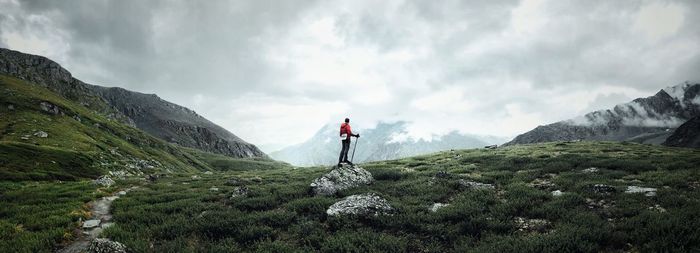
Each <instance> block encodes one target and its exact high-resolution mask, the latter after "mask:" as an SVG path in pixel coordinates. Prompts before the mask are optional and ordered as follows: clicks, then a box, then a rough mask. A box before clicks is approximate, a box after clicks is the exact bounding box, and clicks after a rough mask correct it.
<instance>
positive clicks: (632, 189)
mask: <svg viewBox="0 0 700 253" xmlns="http://www.w3.org/2000/svg"><path fill="white" fill-rule="evenodd" d="M625 193H644V196H647V197H653V196H656V188H649V187H639V186H627V190H625Z"/></svg>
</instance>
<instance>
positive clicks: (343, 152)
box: [338, 140, 350, 163]
mask: <svg viewBox="0 0 700 253" xmlns="http://www.w3.org/2000/svg"><path fill="white" fill-rule="evenodd" d="M342 142H343V148H342V149H340V157H338V163H342V162H346V161H348V151H350V140H343V141H342Z"/></svg>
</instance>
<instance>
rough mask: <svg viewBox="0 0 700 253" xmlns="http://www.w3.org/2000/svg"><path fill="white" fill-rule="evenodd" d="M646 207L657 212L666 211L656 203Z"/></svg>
mask: <svg viewBox="0 0 700 253" xmlns="http://www.w3.org/2000/svg"><path fill="white" fill-rule="evenodd" d="M647 209H649V210H651V211H655V212H659V213H665V212H666V208H663V207H661V206H660V205H659V204H656V205H654V206H650V207H649V208H647Z"/></svg>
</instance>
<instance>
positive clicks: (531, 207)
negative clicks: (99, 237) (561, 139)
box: [103, 142, 700, 252]
mask: <svg viewBox="0 0 700 253" xmlns="http://www.w3.org/2000/svg"><path fill="white" fill-rule="evenodd" d="M362 166H363V167H364V168H365V169H367V170H369V171H370V172H372V174H373V175H374V177H375V179H376V180H377V181H376V182H375V183H373V184H372V185H369V186H363V187H360V188H355V189H351V190H347V191H342V192H340V193H339V194H338V195H337V196H331V197H314V196H312V195H311V194H310V193H309V183H310V182H311V181H312V180H313V179H314V178H316V177H318V176H320V175H322V174H323V173H325V172H326V171H327V168H297V169H292V168H280V169H271V170H258V171H248V170H245V169H244V168H241V169H233V170H228V171H226V172H219V173H215V174H213V175H205V174H199V175H198V176H199V178H195V179H193V178H192V177H191V176H192V174H174V175H171V176H168V177H165V178H162V179H160V180H159V181H157V182H156V183H153V184H143V186H142V187H141V188H140V189H139V190H135V191H133V192H131V193H129V195H128V196H127V197H124V198H121V199H118V200H117V201H115V203H114V206H113V208H114V219H115V221H116V225H115V226H113V227H110V228H108V229H106V230H105V233H103V236H105V237H109V238H112V239H113V240H116V241H119V242H122V243H124V244H126V245H127V246H128V247H129V248H130V249H131V250H132V251H134V252H239V251H245V252H254V251H259V252H310V251H311V252H367V251H370V252H372V251H375V252H600V251H602V252H688V251H698V250H700V230H698V229H697V228H698V227H699V226H700V213H698V212H697V211H698V210H700V190H698V187H700V183H699V182H700V171H699V169H700V168H699V166H700V151H698V150H691V149H677V148H666V147H658V146H648V145H641V144H634V143H613V142H580V143H548V144H538V145H527V146H513V147H507V148H501V149H497V150H483V149H477V150H457V151H446V152H441V153H437V154H432V155H426V156H419V157H412V158H406V159H400V160H393V161H382V162H374V163H369V164H363V165H362ZM592 167H595V168H597V169H598V170H597V171H596V172H586V171H584V170H586V169H589V168H592ZM440 171H442V172H447V174H446V175H447V176H441V177H435V175H436V174H437V173H438V172H440ZM441 174H443V175H445V174H444V173H441ZM232 179H234V180H233V181H235V182H233V181H232V182H229V183H227V182H228V181H229V180H232ZM459 179H466V180H472V181H476V182H482V183H490V184H493V185H495V189H493V190H489V189H485V190H473V189H467V188H464V187H462V186H460V184H459V183H457V180H459ZM596 184H605V185H608V186H611V187H610V189H607V191H605V192H596V191H595V187H594V185H596ZM240 186H245V187H247V188H248V189H249V194H248V195H247V196H245V197H237V198H230V196H231V193H232V192H233V190H234V188H235V187H240ZM627 186H642V187H654V188H657V194H656V196H651V197H648V196H645V195H644V194H641V193H625V192H624V191H625V189H626V187H627ZM212 187H215V188H217V189H218V190H215V189H212ZM555 190H560V191H561V192H562V194H561V196H553V195H552V193H551V191H555ZM366 192H375V193H377V194H379V195H381V196H382V197H384V198H386V199H387V200H388V201H389V202H390V203H391V205H392V206H393V207H395V208H396V210H397V211H396V213H395V214H394V215H391V216H378V217H373V216H370V217H362V216H357V217H352V216H344V217H329V216H327V215H326V214H325V210H326V209H327V208H328V207H329V206H330V205H331V204H333V203H334V202H336V201H338V200H340V199H341V198H342V197H344V196H348V195H352V194H358V193H366ZM433 203H447V204H450V205H449V206H447V207H444V208H442V209H439V210H437V211H436V212H431V211H430V210H429V207H430V206H431V205H432V204H433ZM522 221H539V222H540V223H539V224H540V225H532V226H531V227H523V224H522Z"/></svg>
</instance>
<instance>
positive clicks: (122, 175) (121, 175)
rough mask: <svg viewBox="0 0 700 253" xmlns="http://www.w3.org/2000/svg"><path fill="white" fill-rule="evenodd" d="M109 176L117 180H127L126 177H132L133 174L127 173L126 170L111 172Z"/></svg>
mask: <svg viewBox="0 0 700 253" xmlns="http://www.w3.org/2000/svg"><path fill="white" fill-rule="evenodd" d="M109 175H110V176H113V177H116V178H121V179H123V178H125V177H126V176H130V175H131V174H130V173H129V172H126V171H125V170H117V171H111V170H110V171H109Z"/></svg>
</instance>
